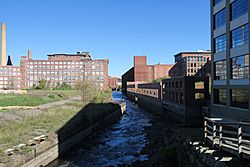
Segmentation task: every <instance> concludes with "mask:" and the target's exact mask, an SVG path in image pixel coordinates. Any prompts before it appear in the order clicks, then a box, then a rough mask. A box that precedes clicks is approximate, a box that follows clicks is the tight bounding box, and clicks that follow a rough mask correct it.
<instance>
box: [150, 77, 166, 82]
mask: <svg viewBox="0 0 250 167" xmlns="http://www.w3.org/2000/svg"><path fill="white" fill-rule="evenodd" d="M167 78H170V77H169V76H165V77H160V78H157V79H155V80H153V81H152V82H153V83H157V82H162V80H163V79H167Z"/></svg>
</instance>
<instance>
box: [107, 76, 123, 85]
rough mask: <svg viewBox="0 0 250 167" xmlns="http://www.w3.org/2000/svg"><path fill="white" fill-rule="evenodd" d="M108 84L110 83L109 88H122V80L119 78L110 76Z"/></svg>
mask: <svg viewBox="0 0 250 167" xmlns="http://www.w3.org/2000/svg"><path fill="white" fill-rule="evenodd" d="M108 83H109V84H108V86H109V88H118V87H120V86H122V83H121V78H118V77H111V76H109V77H108Z"/></svg>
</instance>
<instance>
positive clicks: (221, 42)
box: [215, 34, 226, 53]
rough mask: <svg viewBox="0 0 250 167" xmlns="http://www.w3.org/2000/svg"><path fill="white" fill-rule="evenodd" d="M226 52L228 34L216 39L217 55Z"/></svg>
mask: <svg viewBox="0 0 250 167" xmlns="http://www.w3.org/2000/svg"><path fill="white" fill-rule="evenodd" d="M225 50H226V34H224V35H221V36H219V37H217V38H215V53H217V52H222V51H225Z"/></svg>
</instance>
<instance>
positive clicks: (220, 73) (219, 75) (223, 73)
mask: <svg viewBox="0 0 250 167" xmlns="http://www.w3.org/2000/svg"><path fill="white" fill-rule="evenodd" d="M214 79H215V80H224V79H227V63H226V60H223V61H218V62H215V78H214Z"/></svg>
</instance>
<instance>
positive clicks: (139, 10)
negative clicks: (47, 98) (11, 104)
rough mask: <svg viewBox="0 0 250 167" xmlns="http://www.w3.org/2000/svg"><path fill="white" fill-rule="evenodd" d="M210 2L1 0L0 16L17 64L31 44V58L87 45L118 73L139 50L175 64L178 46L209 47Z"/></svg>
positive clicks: (113, 73) (85, 48) (187, 48)
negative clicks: (106, 60) (107, 60)
mask: <svg viewBox="0 0 250 167" xmlns="http://www.w3.org/2000/svg"><path fill="white" fill-rule="evenodd" d="M209 8H210V4H209V1H208V0H191V1H189V0H174V1H170V0H22V1H21V0H0V22H5V23H6V28H7V54H8V55H9V54H10V55H11V56H12V61H13V63H14V65H19V62H20V56H22V55H27V52H28V49H31V51H32V57H33V59H47V55H48V54H56V53H76V52H77V51H82V52H85V51H86V52H90V54H91V56H92V57H93V58H94V59H109V75H111V76H117V77H120V76H121V75H122V74H123V73H125V72H126V71H127V70H128V69H130V68H131V67H132V66H133V56H136V55H137V56H139V55H144V54H146V55H147V59H148V64H158V63H161V64H172V63H174V58H173V56H174V55H175V54H177V53H179V52H183V51H197V50H208V49H210V12H209Z"/></svg>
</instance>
